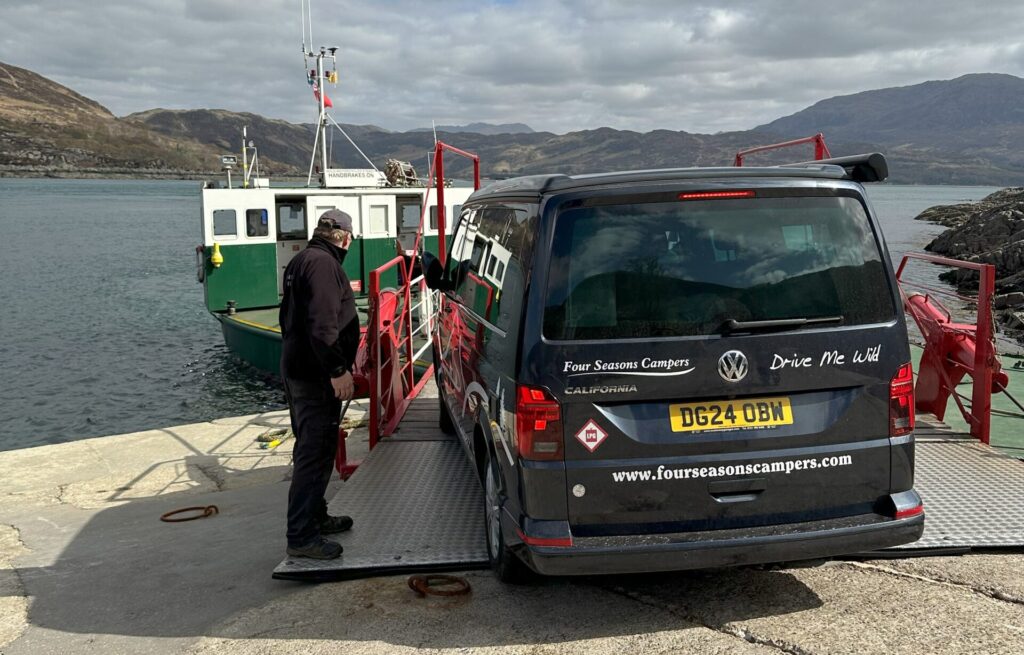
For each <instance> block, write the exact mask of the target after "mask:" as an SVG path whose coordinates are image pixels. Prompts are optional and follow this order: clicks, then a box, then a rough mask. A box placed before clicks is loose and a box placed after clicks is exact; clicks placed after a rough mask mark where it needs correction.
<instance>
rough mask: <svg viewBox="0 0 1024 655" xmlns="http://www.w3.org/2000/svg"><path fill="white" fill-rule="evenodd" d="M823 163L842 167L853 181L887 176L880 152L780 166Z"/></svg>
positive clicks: (876, 180)
mask: <svg viewBox="0 0 1024 655" xmlns="http://www.w3.org/2000/svg"><path fill="white" fill-rule="evenodd" d="M823 164H828V165H832V166H840V167H842V169H843V170H845V171H846V177H847V178H848V179H851V180H853V181H854V182H882V181H884V180H885V178H887V177H889V164H888V162H886V161H885V155H883V154H882V153H880V152H871V153H865V154H863V155H848V156H846V157H831V158H829V159H816V160H814V161H804V162H800V163H798V164H783V165H782V166H781V168H798V167H799V168H810V167H814V166H820V165H823Z"/></svg>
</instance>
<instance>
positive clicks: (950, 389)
mask: <svg viewBox="0 0 1024 655" xmlns="http://www.w3.org/2000/svg"><path fill="white" fill-rule="evenodd" d="M912 260H917V261H923V262H928V263H931V264H938V265H942V266H949V267H953V268H959V269H963V270H970V271H974V272H976V273H977V274H978V295H977V296H976V297H975V298H968V297H966V296H963V295H960V294H957V293H954V292H952V291H948V290H944V289H940V288H935V287H931V286H928V285H924V284H921V283H918V282H915V281H912V280H909V279H906V277H905V273H906V270H907V264H908V263H909V262H910V261H912ZM995 279H996V270H995V266H993V265H992V264H982V263H979V262H968V261H963V260H959V259H952V258H949V257H941V256H938V255H930V254H925V253H907V254H906V255H904V256H903V259H902V260H901V261H900V265H899V267H898V268H897V270H896V280H897V282H899V286H900V297H901V298H902V300H903V307H904V310H905V311H906V312H907V313H908V314H910V316H911V317H912V318H913V319H914V322H915V323H916V324H917V327H918V329H919V330H920V331H921V336H922V337H923V338H924V353H923V354H922V356H921V363H920V365H919V367H918V372H917V384H916V386H915V389H914V395H915V399H916V402H915V406H916V409H917V411H919V412H927V413H931V414H934V415H935V416H936V418H938V419H939V420H940V421H941V420H943V419H944V418H945V413H946V406H947V404H948V401H949V399H950V398H952V399H953V401H954V402H955V403H956V406H957V408H958V409H959V410H960V414H961V416H962V417H963V419H964V421H965V422H966V423H967V425H968V427H969V428H970V433H971V435H972V436H973V437H975V438H977V439H979V440H981V441H982V442H984V443H986V444H987V443H989V440H990V438H991V427H992V394H993V393H1000V392H1001V393H1004V394H1006V396H1007V397H1008V398H1009V399H1010V400H1011V401H1012V402H1013V403H1014V404H1016V405H1017V407H1018V408H1021V409H1022V410H1024V407H1021V404H1020V403H1019V402H1018V401H1017V399H1016V398H1013V396H1011V395H1010V393H1009V391H1008V390H1007V385H1008V384H1009V377H1008V376H1007V374H1006V372H1005V371H1003V370H1002V364H1001V362H1000V360H999V357H998V354H997V352H996V343H995V323H994V318H993V311H992V303H993V296H994V295H995ZM922 292H923V293H922ZM942 295H945V296H948V297H955V298H957V299H961V300H968V301H970V302H975V303H976V304H977V317H976V319H975V323H973V324H972V323H967V322H961V321H958V320H956V318H954V316H953V313H952V312H951V311H950V310H949V309H948V308H947V307H946V306H945V305H944V304H943V303H942V302H941V301H940V300H939V299H938V298H937V296H942ZM965 376H969V377H970V378H971V386H972V388H971V395H970V396H969V397H968V396H965V395H963V394H961V393H959V392H958V391H957V386H958V385H959V384H960V383H961V381H962V380H963V378H964V377H965Z"/></svg>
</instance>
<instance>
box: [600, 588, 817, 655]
mask: <svg viewBox="0 0 1024 655" xmlns="http://www.w3.org/2000/svg"><path fill="white" fill-rule="evenodd" d="M601 589H604V590H605V591H608V592H610V593H613V594H615V595H617V596H622V597H623V598H628V599H630V600H632V601H635V602H637V603H640V604H641V605H644V606H646V607H650V608H653V609H658V610H662V611H664V612H668V613H669V614H673V615H675V616H678V617H679V618H681V619H683V620H684V621H686V622H688V623H692V624H694V625H699V626H703V627H705V628H707V629H709V630H713V631H715V632H717V633H719V634H723V635H728V636H730V637H736V638H737V639H742V640H743V641H745V642H747V643H750V644H757V645H759V646H767V647H768V648H774V649H775V650H778V651H781V652H783V653H788V654H789V655H813V651H809V650H807V649H806V648H803V647H802V646H800V645H799V644H794V643H792V642H788V641H783V640H781V639H772V638H771V637H766V636H764V635H759V634H757V633H755V632H753V631H752V630H750V629H749V628H745V627H743V626H738V625H733V624H731V623H724V624H715V623H710V622H708V621H705V620H703V619H701V618H700V617H699V616H697V615H695V614H690V613H687V612H684V611H682V610H680V609H679V608H676V607H672V606H669V605H665V604H664V603H663V602H659V601H657V600H656V599H652V598H647V597H645V596H644V595H642V594H639V593H637V592H634V591H629V590H627V589H624V588H622V587H601Z"/></svg>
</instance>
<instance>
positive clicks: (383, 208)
mask: <svg viewBox="0 0 1024 655" xmlns="http://www.w3.org/2000/svg"><path fill="white" fill-rule="evenodd" d="M370 232H373V233H376V234H387V233H388V206H387V205H370Z"/></svg>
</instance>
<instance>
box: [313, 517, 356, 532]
mask: <svg viewBox="0 0 1024 655" xmlns="http://www.w3.org/2000/svg"><path fill="white" fill-rule="evenodd" d="M351 529H352V517H351V516H328V517H327V518H325V519H323V520H322V521H320V534H335V533H337V532H345V531H346V530H351Z"/></svg>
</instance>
